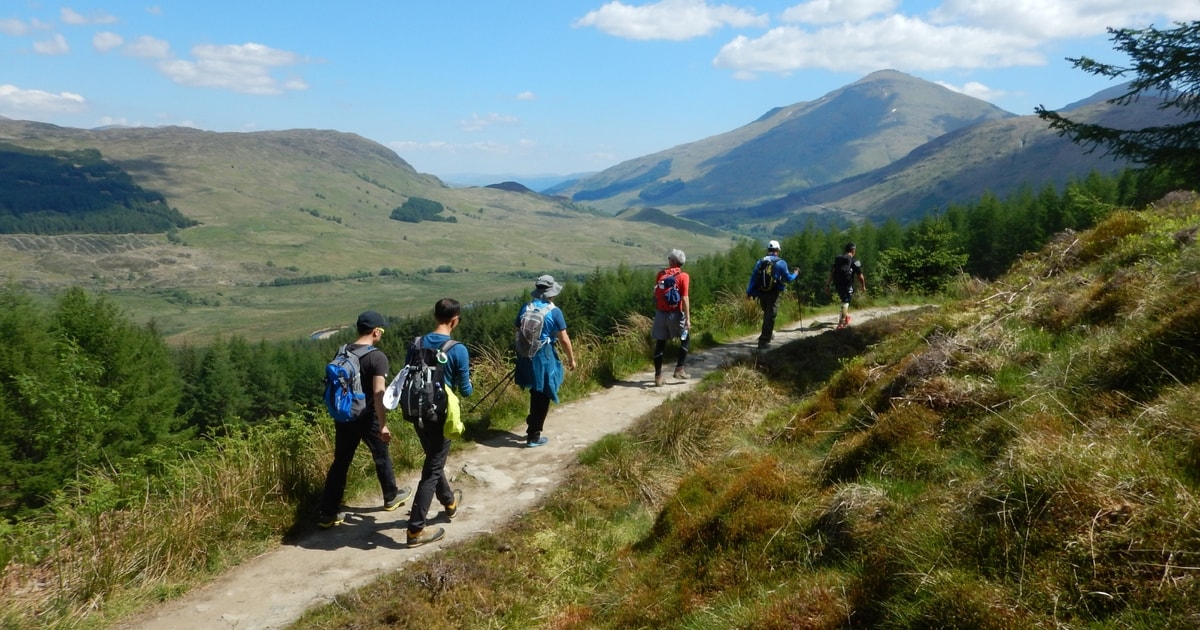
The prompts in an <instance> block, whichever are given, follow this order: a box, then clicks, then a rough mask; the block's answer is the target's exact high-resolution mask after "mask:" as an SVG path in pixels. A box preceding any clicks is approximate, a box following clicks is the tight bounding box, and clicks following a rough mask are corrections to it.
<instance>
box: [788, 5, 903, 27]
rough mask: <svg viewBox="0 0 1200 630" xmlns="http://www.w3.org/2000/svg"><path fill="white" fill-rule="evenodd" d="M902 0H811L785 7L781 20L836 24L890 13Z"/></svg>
mask: <svg viewBox="0 0 1200 630" xmlns="http://www.w3.org/2000/svg"><path fill="white" fill-rule="evenodd" d="M899 4H900V0H809V2H805V3H803V4H798V5H796V6H794V7H790V8H788V9H785V10H784V12H783V14H782V15H781V16H780V18H779V19H780V20H782V21H784V22H789V23H803V24H836V23H838V22H846V21H858V20H865V19H867V18H869V17H871V16H874V15H879V14H885V15H886V14H888V13H891V12H892V11H894V10H895V9H896V6H897V5H899Z"/></svg>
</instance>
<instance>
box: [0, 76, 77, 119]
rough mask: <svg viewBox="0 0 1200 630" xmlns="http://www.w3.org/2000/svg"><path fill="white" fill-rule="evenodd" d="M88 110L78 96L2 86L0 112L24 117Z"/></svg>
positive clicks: (69, 93)
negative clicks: (27, 115)
mask: <svg viewBox="0 0 1200 630" xmlns="http://www.w3.org/2000/svg"><path fill="white" fill-rule="evenodd" d="M86 109H87V102H86V101H85V100H84V98H83V97H82V96H80V95H78V94H73V93H71V92H60V93H58V94H51V93H50V92H44V91H42V90H24V89H21V88H19V87H17V86H15V85H9V84H3V85H0V112H3V113H4V114H12V115H15V116H18V117H19V116H22V115H26V114H38V115H41V114H51V113H53V114H62V113H68V114H69V113H77V112H82V111H84V110H86Z"/></svg>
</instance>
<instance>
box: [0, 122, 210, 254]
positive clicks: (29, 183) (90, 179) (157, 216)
mask: <svg viewBox="0 0 1200 630" xmlns="http://www.w3.org/2000/svg"><path fill="white" fill-rule="evenodd" d="M195 224H196V223H195V221H192V220H190V219H187V218H186V217H184V216H183V215H182V214H180V213H179V211H178V210H175V209H174V208H171V207H170V206H168V205H167V200H166V198H165V197H163V196H162V195H161V194H160V193H157V192H153V191H146V190H143V189H142V188H141V186H138V185H137V184H135V183H134V182H133V178H131V177H130V176H129V174H128V173H126V172H125V171H124V170H122V169H121V168H119V167H117V166H115V165H113V164H110V163H108V162H106V161H104V159H103V158H102V157H101V155H100V152H99V151H97V150H95V149H84V150H81V151H64V152H50V151H34V150H32V149H25V148H22V147H18V146H15V145H11V144H6V143H0V234H68V233H94V234H132V233H155V232H166V231H167V230H170V229H174V228H184V227H188V226H190V225H195Z"/></svg>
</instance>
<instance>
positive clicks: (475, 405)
mask: <svg viewBox="0 0 1200 630" xmlns="http://www.w3.org/2000/svg"><path fill="white" fill-rule="evenodd" d="M516 373H517V368H515V367H514V368H513V369H511V370H509V371H508V374H505V375H504V378H502V379H500V380H499V381H498V382H497V383H496V384H495V385H492V388H491V389H490V390H488V393H486V394H484V395H483V398H480V399H479V400H478V401H476V403H475V404H474V405H472V406H471V408H470V409H469V410H467V413H474V412H475V408H476V407H478V406H479V405H482V404H483V401H485V400H487V399H488V396H491V395H492V392H495V391H496V388H498V387H500V386H501V385H504V384H505V383H507V382H508V381H509V379H511V378H512V377H513V376H514V375H516ZM502 391H503V390H502Z"/></svg>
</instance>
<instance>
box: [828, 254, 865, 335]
mask: <svg viewBox="0 0 1200 630" xmlns="http://www.w3.org/2000/svg"><path fill="white" fill-rule="evenodd" d="M854 253H855V247H854V243H846V247H844V248H843V249H842V253H841V254H840V255H838V256H835V257H834V259H833V266H832V267H831V268H830V270H829V278H828V279H826V280H825V292H826V293H829V285H830V283H832V284H833V286H834V287H836V288H837V292H838V297H839V298H840V299H841V301H842V310H841V314H840V316H839V317H838V324H837V327H838V330H841V329H843V328H845V327H847V326H849V325H850V298H852V297H854V279H855V278H858V284H859V286H861V287H862V291H863V293H866V292H867V278H866V276H864V275H863V270H862V261H861V260H858V259H857V258H855V257H854Z"/></svg>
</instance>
